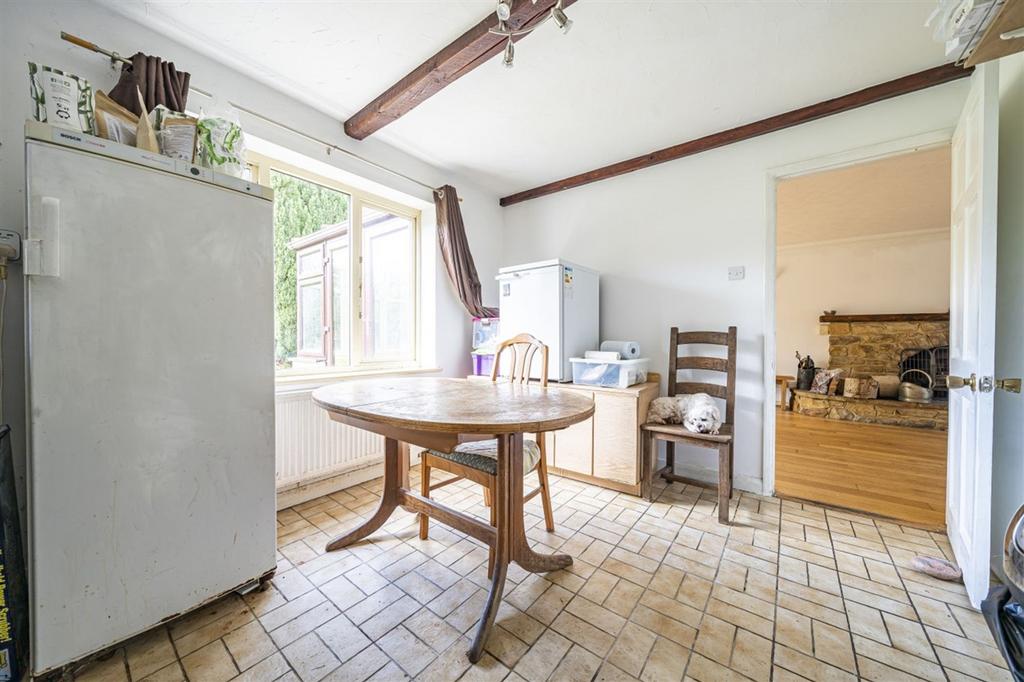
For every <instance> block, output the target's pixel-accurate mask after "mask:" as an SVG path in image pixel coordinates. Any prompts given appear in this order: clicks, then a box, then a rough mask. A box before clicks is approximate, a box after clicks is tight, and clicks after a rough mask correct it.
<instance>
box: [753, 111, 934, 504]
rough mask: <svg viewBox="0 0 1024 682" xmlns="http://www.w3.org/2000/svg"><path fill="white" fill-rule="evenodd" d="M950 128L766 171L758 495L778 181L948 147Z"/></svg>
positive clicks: (767, 445)
mask: <svg viewBox="0 0 1024 682" xmlns="http://www.w3.org/2000/svg"><path fill="white" fill-rule="evenodd" d="M952 141H953V128H942V129H939V130H933V131H929V132H926V133H920V134H918V135H911V136H909V137H902V138H897V139H895V140H888V141H886V142H879V143H877V144H872V145H867V146H864V147H854V148H852V149H848V150H845V151H841V152H836V153H834V154H827V155H824V156H818V157H813V158H810V159H806V160H803V161H797V162H794V163H789V164H785V165H782V166H776V167H774V168H769V169H768V171H767V172H766V174H765V222H766V224H767V229H766V230H765V267H764V322H763V323H764V329H765V334H764V362H763V363H762V364H763V365H764V394H765V397H766V400H765V401H764V415H763V418H764V429H763V445H762V452H763V457H762V470H761V482H762V494H764V495H765V496H768V497H770V496H773V495H775V355H776V344H775V332H776V329H775V325H776V319H775V277H776V271H775V269H776V266H777V262H776V261H777V251H776V249H777V239H776V232H777V229H778V226H777V225H776V215H775V214H776V192H777V190H778V183H779V181H780V180H786V179H789V178H795V177H799V176H801V175H809V174H811V173H817V172H820V171H826V170H835V169H837V168H844V167H846V166H853V165H857V164H860V163H865V162H868V161H877V160H879V159H884V158H886V157H890V156H899V155H901V154H908V153H911V152H917V151H924V150H927V149H934V148H937V147H942V146H944V145H949V144H951V143H952Z"/></svg>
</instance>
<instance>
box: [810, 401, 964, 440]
mask: <svg viewBox="0 0 1024 682" xmlns="http://www.w3.org/2000/svg"><path fill="white" fill-rule="evenodd" d="M793 411H794V412H796V413H797V414H802V415H805V416H810V417H824V418H825V419H834V420H839V421H850V422H861V423H863V424H883V425H886V426H907V427H910V428H915V429H932V430H933V431H945V430H946V423H947V418H948V410H947V406H946V403H944V402H933V403H927V404H922V403H905V402H900V401H899V400H884V399H876V400H864V399H861V398H844V397H843V396H839V395H825V394H823V393H812V392H810V391H793Z"/></svg>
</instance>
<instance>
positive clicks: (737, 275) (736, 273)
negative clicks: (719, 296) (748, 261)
mask: <svg viewBox="0 0 1024 682" xmlns="http://www.w3.org/2000/svg"><path fill="white" fill-rule="evenodd" d="M746 276H747V268H746V267H744V266H742V265H733V266H732V267H730V268H729V281H730V282H734V281H736V280H740V279H743V278H744V277H746Z"/></svg>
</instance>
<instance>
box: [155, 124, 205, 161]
mask: <svg viewBox="0 0 1024 682" xmlns="http://www.w3.org/2000/svg"><path fill="white" fill-rule="evenodd" d="M156 141H157V142H158V143H159V144H160V153H161V154H163V155H164V156H169V157H171V158H172V159H180V160H182V161H188V162H189V163H192V160H193V158H194V157H195V152H196V119H194V118H192V117H191V116H167V117H165V118H164V119H163V121H162V123H161V126H160V130H158V131H156Z"/></svg>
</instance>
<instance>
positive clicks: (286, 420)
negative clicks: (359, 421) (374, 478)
mask: <svg viewBox="0 0 1024 682" xmlns="http://www.w3.org/2000/svg"><path fill="white" fill-rule="evenodd" d="M311 394H312V392H311V391H294V392H287V393H279V394H278V395H277V397H276V400H275V404H276V405H275V406H276V416H275V426H276V430H277V437H276V446H277V475H276V478H277V490H278V492H281V491H282V490H287V489H290V488H294V487H297V486H302V485H307V484H309V483H313V482H316V481H319V480H323V479H325V478H330V477H334V476H338V475H340V474H345V473H347V472H350V471H355V470H358V469H366V468H368V467H370V466H373V465H375V464H379V463H381V462H382V461H383V457H384V438H383V437H381V436H378V435H376V434H373V433H369V432H367V431H363V430H362V429H356V428H353V427H351V426H347V425H345V424H340V423H338V422H336V421H331V419H330V418H329V417H328V416H327V413H326V412H325V411H324V410H323V408H320V407H318V406H317V405H316V404H314V403H313V400H312V398H311Z"/></svg>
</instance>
